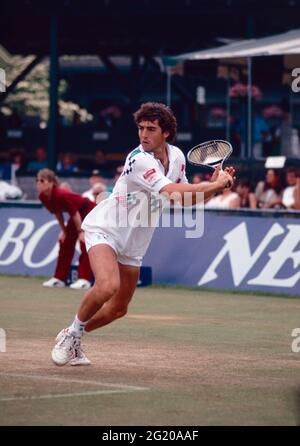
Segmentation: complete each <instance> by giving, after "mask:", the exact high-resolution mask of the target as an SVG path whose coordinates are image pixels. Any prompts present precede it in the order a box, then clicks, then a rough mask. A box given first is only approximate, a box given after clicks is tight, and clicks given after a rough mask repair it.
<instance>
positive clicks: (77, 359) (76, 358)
mask: <svg viewBox="0 0 300 446" xmlns="http://www.w3.org/2000/svg"><path fill="white" fill-rule="evenodd" d="M64 336H70V334H69V328H63V329H62V330H61V331H60V332H59V333H58V335H57V336H56V339H55V341H56V342H57V343H59V342H60V341H61V340H62V339H63V338H64ZM75 339H76V343H75V344H74V355H73V357H72V358H71V359H70V360H69V361H68V362H69V364H70V365H72V366H76V365H90V364H91V361H90V360H89V359H88V358H87V357H86V355H85V354H84V352H83V350H82V348H81V344H80V339H79V338H75ZM78 341H79V342H78ZM54 362H55V361H54Z"/></svg>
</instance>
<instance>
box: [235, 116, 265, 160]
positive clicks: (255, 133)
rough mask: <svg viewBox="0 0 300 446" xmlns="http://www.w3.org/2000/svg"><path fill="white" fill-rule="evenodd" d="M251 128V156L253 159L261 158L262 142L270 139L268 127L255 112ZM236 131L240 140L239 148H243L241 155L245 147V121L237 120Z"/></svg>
mask: <svg viewBox="0 0 300 446" xmlns="http://www.w3.org/2000/svg"><path fill="white" fill-rule="evenodd" d="M252 127H253V130H252V144H253V156H254V158H261V157H262V156H263V155H264V153H263V145H264V142H265V141H267V140H268V139H270V132H269V126H268V124H267V122H266V120H265V119H264V118H263V117H262V116H259V115H258V113H257V112H255V114H254V117H253V122H252ZM236 131H237V132H238V134H239V137H240V139H241V146H242V148H243V150H242V153H245V145H246V142H247V127H246V120H245V119H240V120H239V122H238V124H237V126H236Z"/></svg>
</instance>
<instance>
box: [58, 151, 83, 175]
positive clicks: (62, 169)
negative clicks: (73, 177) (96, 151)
mask: <svg viewBox="0 0 300 446" xmlns="http://www.w3.org/2000/svg"><path fill="white" fill-rule="evenodd" d="M56 170H57V172H59V173H60V174H64V173H74V172H78V170H79V169H78V166H77V164H75V162H74V158H73V155H72V154H71V153H64V154H63V155H62V157H61V161H59V162H58V163H57V166H56Z"/></svg>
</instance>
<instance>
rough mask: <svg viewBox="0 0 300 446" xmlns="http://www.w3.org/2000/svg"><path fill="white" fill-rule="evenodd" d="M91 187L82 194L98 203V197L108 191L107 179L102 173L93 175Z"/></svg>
mask: <svg viewBox="0 0 300 446" xmlns="http://www.w3.org/2000/svg"><path fill="white" fill-rule="evenodd" d="M89 183H90V186H91V188H90V189H89V190H87V191H85V192H83V194H82V196H83V197H86V198H88V199H89V200H91V201H93V202H94V203H96V198H97V196H98V195H99V193H101V192H105V191H106V184H105V180H104V179H103V178H102V177H101V176H100V175H92V176H91V177H90V178H89Z"/></svg>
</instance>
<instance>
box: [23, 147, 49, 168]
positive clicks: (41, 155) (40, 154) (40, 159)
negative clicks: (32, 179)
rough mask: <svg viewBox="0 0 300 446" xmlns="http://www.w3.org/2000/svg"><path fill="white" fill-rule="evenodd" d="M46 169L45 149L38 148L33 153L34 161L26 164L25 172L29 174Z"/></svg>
mask: <svg viewBox="0 0 300 446" xmlns="http://www.w3.org/2000/svg"><path fill="white" fill-rule="evenodd" d="M46 167H47V152H46V149H45V147H42V146H40V147H38V148H37V149H36V151H35V160H33V161H30V162H29V163H28V164H27V170H28V171H29V172H38V171H39V170H40V169H45V168H46Z"/></svg>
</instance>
